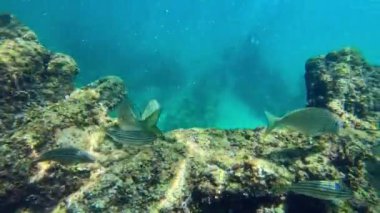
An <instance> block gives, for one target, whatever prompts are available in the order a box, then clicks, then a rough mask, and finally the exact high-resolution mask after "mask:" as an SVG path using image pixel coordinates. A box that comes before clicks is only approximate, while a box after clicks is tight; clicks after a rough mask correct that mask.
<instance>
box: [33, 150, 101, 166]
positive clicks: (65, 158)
mask: <svg viewBox="0 0 380 213" xmlns="http://www.w3.org/2000/svg"><path fill="white" fill-rule="evenodd" d="M42 161H56V162H59V163H61V164H64V165H66V164H78V163H93V162H95V158H94V156H92V155H90V154H89V153H88V152H86V151H84V150H80V149H77V148H74V147H67V148H58V149H52V150H49V151H47V152H45V153H43V154H41V156H40V157H39V158H38V159H37V160H35V161H33V163H38V162H42Z"/></svg>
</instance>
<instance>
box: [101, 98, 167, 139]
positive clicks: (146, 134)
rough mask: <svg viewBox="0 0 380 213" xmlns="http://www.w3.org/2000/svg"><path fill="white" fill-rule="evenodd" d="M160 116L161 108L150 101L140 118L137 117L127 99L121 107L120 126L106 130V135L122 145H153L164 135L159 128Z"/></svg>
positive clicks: (155, 102)
mask: <svg viewBox="0 0 380 213" xmlns="http://www.w3.org/2000/svg"><path fill="white" fill-rule="evenodd" d="M160 114H161V108H160V105H159V103H158V102H157V101H156V100H151V101H149V103H148V105H147V106H146V108H145V110H144V113H143V114H142V116H141V117H140V116H138V115H136V113H135V111H134V109H133V108H132V104H131V102H130V101H129V100H128V99H127V100H125V101H124V103H122V105H121V106H120V107H119V111H118V126H117V127H110V128H108V129H106V134H107V135H108V136H109V137H110V138H112V140H114V141H115V142H118V143H122V144H134V145H144V144H148V143H152V142H153V141H154V140H156V139H157V137H158V136H159V135H161V134H162V133H161V131H160V129H159V128H158V127H157V122H158V119H159V117H160Z"/></svg>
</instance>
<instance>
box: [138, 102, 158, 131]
mask: <svg viewBox="0 0 380 213" xmlns="http://www.w3.org/2000/svg"><path fill="white" fill-rule="evenodd" d="M160 114H161V107H160V104H159V103H158V101H157V100H155V99H153V100H151V101H149V103H148V104H147V106H146V107H145V110H144V113H143V115H142V120H143V121H144V123H145V125H146V126H147V127H149V128H153V127H155V126H156V125H157V122H158V119H159V118H160ZM156 128H157V127H156Z"/></svg>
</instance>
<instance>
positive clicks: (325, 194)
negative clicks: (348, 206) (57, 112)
mask: <svg viewBox="0 0 380 213" xmlns="http://www.w3.org/2000/svg"><path fill="white" fill-rule="evenodd" d="M288 190H289V191H292V192H294V193H296V194H302V195H306V196H309V197H314V198H317V199H322V200H331V201H335V200H347V199H350V198H352V197H353V193H352V191H351V190H350V189H349V188H348V187H347V186H345V185H344V184H343V183H342V182H340V181H329V180H320V181H301V182H298V183H295V184H292V185H291V186H290V187H289V188H288Z"/></svg>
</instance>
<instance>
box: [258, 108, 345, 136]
mask: <svg viewBox="0 0 380 213" xmlns="http://www.w3.org/2000/svg"><path fill="white" fill-rule="evenodd" d="M265 115H266V117H267V120H268V127H267V128H266V130H265V134H268V133H270V132H271V131H272V130H273V129H276V128H288V129H293V130H296V131H299V132H301V133H303V134H305V135H307V136H311V137H313V136H317V135H322V134H326V133H332V134H338V133H339V130H340V129H341V128H342V122H341V121H340V120H339V119H338V117H337V116H335V115H334V114H333V113H331V112H330V111H329V110H327V109H323V108H316V107H308V108H302V109H297V110H294V111H292V112H289V113H287V114H285V115H284V116H283V117H280V118H279V117H276V116H274V115H272V114H270V113H269V112H265Z"/></svg>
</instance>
